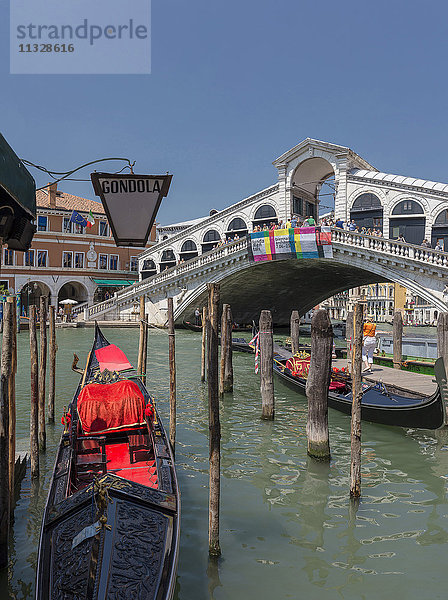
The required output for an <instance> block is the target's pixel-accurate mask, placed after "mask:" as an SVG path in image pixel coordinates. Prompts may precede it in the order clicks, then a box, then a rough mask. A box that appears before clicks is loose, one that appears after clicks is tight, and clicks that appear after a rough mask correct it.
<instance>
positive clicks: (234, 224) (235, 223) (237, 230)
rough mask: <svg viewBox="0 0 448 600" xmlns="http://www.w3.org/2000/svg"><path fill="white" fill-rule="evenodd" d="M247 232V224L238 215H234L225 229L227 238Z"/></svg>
mask: <svg viewBox="0 0 448 600" xmlns="http://www.w3.org/2000/svg"><path fill="white" fill-rule="evenodd" d="M246 234H247V225H246V223H245V222H244V221H243V219H241V218H240V217H235V218H234V219H232V220H231V221H230V223H229V228H228V229H227V231H226V238H227V239H234V238H235V236H237V238H238V237H243V236H245V235H246Z"/></svg>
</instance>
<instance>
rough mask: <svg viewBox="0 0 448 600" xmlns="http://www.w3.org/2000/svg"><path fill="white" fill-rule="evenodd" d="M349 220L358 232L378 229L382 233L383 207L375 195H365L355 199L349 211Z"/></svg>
mask: <svg viewBox="0 0 448 600" xmlns="http://www.w3.org/2000/svg"><path fill="white" fill-rule="evenodd" d="M350 219H351V220H352V221H354V222H355V223H356V225H357V226H358V227H359V230H360V231H361V229H362V228H363V227H365V228H366V229H379V230H380V231H381V232H382V231H383V206H382V204H381V200H380V199H379V198H378V196H376V195H375V194H371V193H365V194H361V195H360V196H358V197H357V198H356V200H355V201H354V203H353V206H352V208H351V211H350Z"/></svg>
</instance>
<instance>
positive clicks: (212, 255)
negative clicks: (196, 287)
mask: <svg viewBox="0 0 448 600" xmlns="http://www.w3.org/2000/svg"><path fill="white" fill-rule="evenodd" d="M246 248H247V239H246V238H245V237H244V238H241V239H239V240H236V241H234V242H230V243H228V244H226V245H225V246H220V247H219V248H215V249H214V250H210V252H206V253H205V254H201V255H199V256H197V257H196V258H191V259H190V260H188V261H186V262H184V263H180V264H178V265H176V266H174V267H171V268H169V269H165V270H164V271H162V272H161V273H156V274H154V275H152V276H151V277H148V278H147V279H143V280H142V281H138V282H136V283H134V284H132V285H130V286H129V287H127V288H124V289H123V290H120V291H118V292H116V293H115V295H114V297H113V298H110V299H109V300H105V301H104V302H99V303H98V304H94V305H93V306H89V307H88V308H86V310H85V312H84V315H85V318H86V319H87V320H90V319H94V318H95V317H96V316H97V315H99V314H101V313H104V312H107V311H109V310H111V309H112V308H113V307H114V306H116V305H117V304H125V303H126V302H127V301H128V300H130V299H133V298H138V297H139V296H140V295H141V294H143V293H144V289H145V288H146V287H147V286H148V284H150V285H151V286H157V285H160V284H162V283H164V282H165V281H168V280H170V279H172V278H173V277H176V276H178V275H183V274H185V273H188V272H189V271H193V270H196V269H200V268H202V267H204V266H206V265H207V264H210V263H213V262H215V261H216V260H218V259H220V258H224V257H226V256H231V255H232V254H235V253H237V252H240V251H241V250H245V249H246Z"/></svg>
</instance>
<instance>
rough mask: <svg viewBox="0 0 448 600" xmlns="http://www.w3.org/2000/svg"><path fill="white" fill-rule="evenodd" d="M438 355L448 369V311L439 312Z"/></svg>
mask: <svg viewBox="0 0 448 600" xmlns="http://www.w3.org/2000/svg"><path fill="white" fill-rule="evenodd" d="M437 356H438V357H439V356H441V357H442V358H443V362H444V363H445V369H446V370H447V371H448V312H441V313H439V317H438V319H437Z"/></svg>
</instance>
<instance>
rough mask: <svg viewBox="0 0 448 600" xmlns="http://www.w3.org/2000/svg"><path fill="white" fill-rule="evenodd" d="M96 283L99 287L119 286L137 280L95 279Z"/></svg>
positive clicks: (130, 283)
mask: <svg viewBox="0 0 448 600" xmlns="http://www.w3.org/2000/svg"><path fill="white" fill-rule="evenodd" d="M93 282H94V283H96V285H97V286H98V287H119V286H121V285H132V284H133V283H135V281H129V280H128V279H94V280H93Z"/></svg>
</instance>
